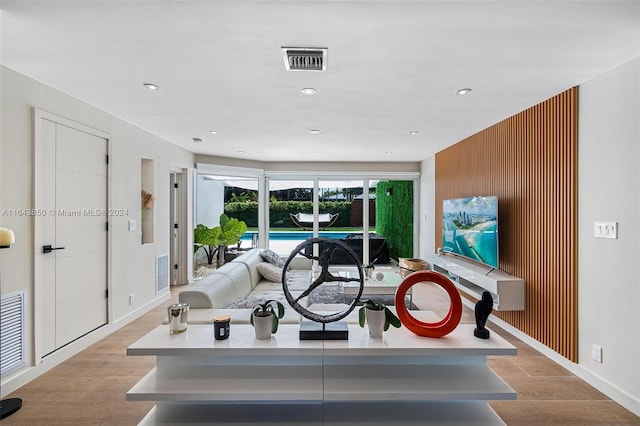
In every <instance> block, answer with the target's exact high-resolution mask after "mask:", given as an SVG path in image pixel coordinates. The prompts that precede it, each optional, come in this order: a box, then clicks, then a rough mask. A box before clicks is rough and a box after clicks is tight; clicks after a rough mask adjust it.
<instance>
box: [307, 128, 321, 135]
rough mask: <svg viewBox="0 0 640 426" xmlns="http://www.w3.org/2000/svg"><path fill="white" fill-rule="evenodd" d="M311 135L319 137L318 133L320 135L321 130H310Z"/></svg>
mask: <svg viewBox="0 0 640 426" xmlns="http://www.w3.org/2000/svg"><path fill="white" fill-rule="evenodd" d="M309 133H311V134H312V135H317V134H318V133H320V130H319V129H311V130H309Z"/></svg>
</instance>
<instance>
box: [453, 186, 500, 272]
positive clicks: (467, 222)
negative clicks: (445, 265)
mask: <svg viewBox="0 0 640 426" xmlns="http://www.w3.org/2000/svg"><path fill="white" fill-rule="evenodd" d="M442 244H443V247H442V248H443V250H445V251H448V252H452V253H456V254H459V255H461V256H464V257H468V258H470V259H472V260H475V261H477V262H481V263H485V264H487V265H489V266H492V267H494V268H497V267H498V197H494V196H490V197H469V198H456V199H451V200H444V201H443V203H442Z"/></svg>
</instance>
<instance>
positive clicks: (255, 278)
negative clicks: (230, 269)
mask: <svg viewBox="0 0 640 426" xmlns="http://www.w3.org/2000/svg"><path fill="white" fill-rule="evenodd" d="M260 253H262V249H251V250H249V251H248V252H246V253H244V254H242V255H241V256H238V257H236V258H235V259H233V261H232V263H242V264H244V265H245V266H246V267H247V270H248V271H249V277H250V278H251V289H254V288H255V287H256V284H258V283H259V282H260V281H261V280H262V275H260V273H259V272H258V269H257V268H256V266H257V265H258V264H260V263H263V262H264V259H263V258H262V256H261V255H260Z"/></svg>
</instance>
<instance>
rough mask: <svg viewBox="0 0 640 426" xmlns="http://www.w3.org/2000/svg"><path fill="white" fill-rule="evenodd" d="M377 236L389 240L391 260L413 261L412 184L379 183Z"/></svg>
mask: <svg viewBox="0 0 640 426" xmlns="http://www.w3.org/2000/svg"><path fill="white" fill-rule="evenodd" d="M388 189H390V190H391V195H390V196H388V195H387V190H388ZM376 232H377V233H378V234H379V235H382V236H383V237H385V238H386V239H387V244H388V245H389V254H390V255H391V257H393V258H394V259H398V258H399V257H413V181H399V180H395V181H386V182H379V183H378V185H377V186H376Z"/></svg>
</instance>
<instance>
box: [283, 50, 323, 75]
mask: <svg viewBox="0 0 640 426" xmlns="http://www.w3.org/2000/svg"><path fill="white" fill-rule="evenodd" d="M282 58H283V59H284V67H285V68H286V69H287V71H325V70H326V69H327V49H326V48H311V47H283V48H282Z"/></svg>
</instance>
